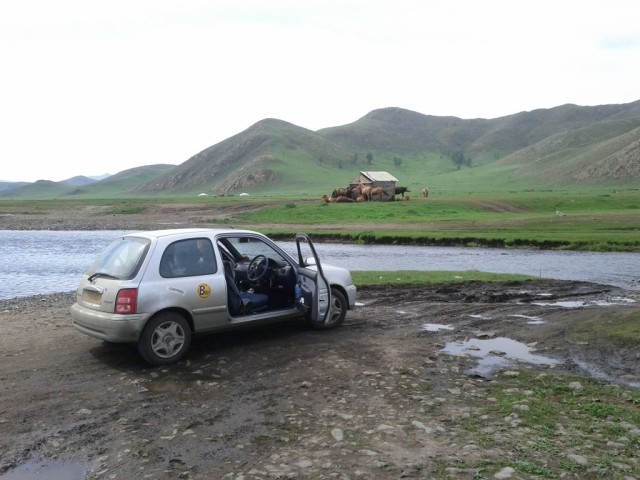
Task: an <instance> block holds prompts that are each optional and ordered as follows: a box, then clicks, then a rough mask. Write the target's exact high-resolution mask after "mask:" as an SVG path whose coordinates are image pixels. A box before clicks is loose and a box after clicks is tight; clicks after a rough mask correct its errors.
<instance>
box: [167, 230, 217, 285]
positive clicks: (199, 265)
mask: <svg viewBox="0 0 640 480" xmlns="http://www.w3.org/2000/svg"><path fill="white" fill-rule="evenodd" d="M217 271H218V265H217V262H216V257H215V255H214V253H213V245H212V244H211V241H210V240H209V239H208V238H194V239H188V240H179V241H177V242H174V243H172V244H171V245H169V246H168V247H167V248H166V249H165V251H164V253H163V254H162V259H161V260H160V275H162V276H163V277H165V278H176V277H191V276H196V275H211V274H213V273H216V272H217Z"/></svg>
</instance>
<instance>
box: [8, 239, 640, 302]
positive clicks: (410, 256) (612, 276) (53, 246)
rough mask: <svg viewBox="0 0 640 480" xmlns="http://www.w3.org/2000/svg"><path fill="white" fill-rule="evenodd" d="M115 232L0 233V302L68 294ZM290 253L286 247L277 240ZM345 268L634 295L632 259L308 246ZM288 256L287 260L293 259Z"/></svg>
mask: <svg viewBox="0 0 640 480" xmlns="http://www.w3.org/2000/svg"><path fill="white" fill-rule="evenodd" d="M122 233H124V232H117V231H60V232H59V231H8V230H2V231H0V299H7V298H13V297H17V296H27V295H38V294H48V293H54V292H63V291H71V290H75V288H76V287H77V285H78V281H79V280H80V277H81V275H82V272H84V271H85V270H86V268H87V267H88V266H89V265H90V264H91V262H92V261H93V260H94V258H95V257H96V255H98V254H99V253H100V252H101V251H102V249H103V248H104V247H105V246H106V245H108V244H109V242H110V241H111V240H112V239H113V238H115V237H117V236H118V235H121V234H122ZM281 245H282V246H283V247H284V249H285V250H286V251H287V252H289V253H291V254H295V252H296V248H295V244H294V243H293V242H281ZM316 250H317V251H318V254H319V255H320V258H321V259H322V261H323V262H326V263H331V264H333V265H338V266H341V267H345V268H348V269H350V270H454V271H464V270H480V271H485V272H496V273H520V274H525V275H532V276H539V277H545V278H556V279H562V280H581V281H589V282H595V283H603V284H607V285H615V286H619V287H622V288H627V289H632V290H638V289H640V284H639V283H638V281H637V280H638V275H639V272H640V254H638V253H593V252H553V251H540V250H506V249H490V248H458V247H410V246H394V245H352V244H336V243H323V244H316ZM294 258H295V257H294Z"/></svg>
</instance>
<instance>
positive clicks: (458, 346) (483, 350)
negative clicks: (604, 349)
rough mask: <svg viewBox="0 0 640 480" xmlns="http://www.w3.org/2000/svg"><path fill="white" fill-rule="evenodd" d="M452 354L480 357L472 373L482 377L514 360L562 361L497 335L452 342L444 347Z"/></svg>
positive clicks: (536, 363)
mask: <svg viewBox="0 0 640 480" xmlns="http://www.w3.org/2000/svg"><path fill="white" fill-rule="evenodd" d="M442 351H443V352H445V353H448V354H451V355H468V356H471V357H473V358H477V359H478V363H477V365H476V367H475V368H473V369H471V373H475V374H477V375H479V376H481V377H486V376H489V375H491V373H492V372H494V371H495V370H498V369H501V368H508V367H510V366H511V365H513V363H514V362H525V363H530V364H533V365H548V366H553V365H557V364H558V363H560V362H559V361H558V360H555V359H553V358H548V357H543V356H541V355H533V354H532V353H531V348H530V347H528V346H527V345H525V344H524V343H521V342H516V341H515V340H512V339H510V338H505V337H497V338H491V339H486V340H485V339H479V338H472V339H470V340H468V341H466V342H450V343H448V344H446V345H445V347H444V348H443V349H442Z"/></svg>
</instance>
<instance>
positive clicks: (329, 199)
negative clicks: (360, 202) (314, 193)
mask: <svg viewBox="0 0 640 480" xmlns="http://www.w3.org/2000/svg"><path fill="white" fill-rule="evenodd" d="M320 199H321V200H322V201H323V202H326V203H351V202H355V200H353V199H352V198H349V197H344V196H342V197H328V196H327V195H323V196H322V197H320Z"/></svg>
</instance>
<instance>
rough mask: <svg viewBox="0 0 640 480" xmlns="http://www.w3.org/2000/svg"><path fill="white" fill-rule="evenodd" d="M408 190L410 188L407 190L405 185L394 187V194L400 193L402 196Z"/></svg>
mask: <svg viewBox="0 0 640 480" xmlns="http://www.w3.org/2000/svg"><path fill="white" fill-rule="evenodd" d="M410 191H411V190H409V189H408V188H407V187H396V195H402V196H403V197H404V194H405V193H407V192H410Z"/></svg>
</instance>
